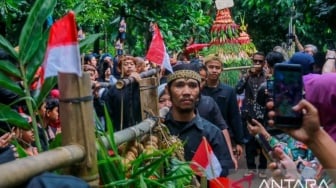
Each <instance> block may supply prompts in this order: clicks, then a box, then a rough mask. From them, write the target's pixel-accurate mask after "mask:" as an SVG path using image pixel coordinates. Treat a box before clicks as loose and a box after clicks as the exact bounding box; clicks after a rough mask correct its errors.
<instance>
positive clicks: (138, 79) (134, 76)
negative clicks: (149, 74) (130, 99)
mask: <svg viewBox="0 0 336 188" xmlns="http://www.w3.org/2000/svg"><path fill="white" fill-rule="evenodd" d="M130 77H132V78H134V79H135V81H137V82H138V83H139V82H140V80H141V77H140V74H139V73H137V72H132V73H131V74H130Z"/></svg>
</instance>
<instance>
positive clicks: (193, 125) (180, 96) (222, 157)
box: [165, 70, 232, 177]
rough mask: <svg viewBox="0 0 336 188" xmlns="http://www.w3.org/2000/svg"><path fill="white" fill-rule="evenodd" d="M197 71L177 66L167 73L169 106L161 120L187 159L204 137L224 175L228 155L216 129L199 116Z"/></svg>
mask: <svg viewBox="0 0 336 188" xmlns="http://www.w3.org/2000/svg"><path fill="white" fill-rule="evenodd" d="M200 83H201V77H200V75H199V74H198V73H197V72H195V71H192V70H178V71H174V73H173V74H171V75H169V76H168V79H167V90H168V93H169V95H170V99H171V102H172V107H171V109H170V111H169V112H168V114H167V116H166V119H165V124H166V125H167V127H168V129H169V131H170V133H171V134H172V135H177V136H178V137H179V138H180V139H181V140H182V141H184V142H185V145H184V157H185V159H186V160H187V161H191V160H192V158H193V156H194V154H195V152H196V150H197V148H198V146H199V145H200V143H201V141H202V138H203V137H205V138H206V140H207V141H208V142H209V144H210V146H211V147H212V149H213V152H214V154H215V155H216V157H217V158H218V160H219V163H220V165H221V168H222V171H221V173H220V176H223V177H225V176H227V175H228V170H229V168H230V167H231V165H232V159H231V155H230V152H229V150H228V146H227V144H226V141H225V139H224V136H223V134H222V132H221V130H220V129H218V128H217V127H216V126H215V125H213V124H212V123H210V122H208V121H207V120H205V119H203V118H202V117H200V115H199V114H198V112H197V110H196V104H197V103H198V101H199V98H200Z"/></svg>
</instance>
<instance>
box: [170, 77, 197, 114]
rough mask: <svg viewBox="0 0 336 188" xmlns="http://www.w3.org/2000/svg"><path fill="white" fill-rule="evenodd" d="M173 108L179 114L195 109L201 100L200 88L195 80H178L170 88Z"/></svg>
mask: <svg viewBox="0 0 336 188" xmlns="http://www.w3.org/2000/svg"><path fill="white" fill-rule="evenodd" d="M169 89H170V99H171V101H172V107H173V108H174V109H176V110H177V111H179V112H190V111H193V110H194V109H195V106H196V103H197V101H198V100H199V94H200V87H199V84H198V82H197V81H196V80H194V79H184V78H180V79H176V80H174V81H173V82H172V84H171V86H170V88H169Z"/></svg>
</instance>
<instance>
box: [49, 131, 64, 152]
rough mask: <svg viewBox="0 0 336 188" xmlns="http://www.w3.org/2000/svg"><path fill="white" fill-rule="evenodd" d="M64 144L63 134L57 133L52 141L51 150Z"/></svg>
mask: <svg viewBox="0 0 336 188" xmlns="http://www.w3.org/2000/svg"><path fill="white" fill-rule="evenodd" d="M60 146H62V134H57V135H56V137H55V139H54V140H53V141H52V142H50V144H49V147H48V148H49V150H51V149H54V148H57V147H60Z"/></svg>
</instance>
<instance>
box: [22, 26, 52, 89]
mask: <svg viewBox="0 0 336 188" xmlns="http://www.w3.org/2000/svg"><path fill="white" fill-rule="evenodd" d="M48 37H49V30H47V31H45V32H44V33H43V36H42V39H41V40H40V44H39V49H38V50H37V51H36V52H35V55H34V56H33V57H32V59H31V60H30V61H29V63H28V64H27V67H26V75H27V80H28V85H30V84H31V83H33V81H34V76H35V73H36V71H37V69H38V68H39V67H40V66H41V65H42V63H43V59H44V56H45V53H46V49H47V43H48V42H47V39H48Z"/></svg>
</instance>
